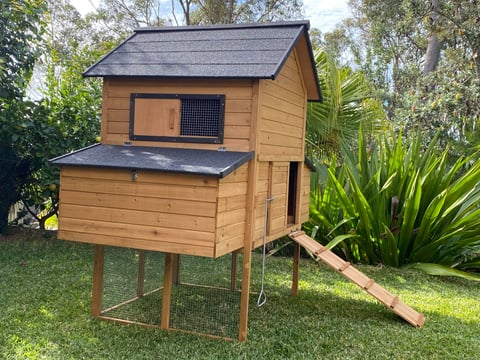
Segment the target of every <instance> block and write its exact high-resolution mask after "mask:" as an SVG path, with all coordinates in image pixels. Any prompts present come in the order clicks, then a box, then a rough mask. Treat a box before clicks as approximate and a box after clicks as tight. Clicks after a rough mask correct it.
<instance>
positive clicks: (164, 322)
mask: <svg viewBox="0 0 480 360" xmlns="http://www.w3.org/2000/svg"><path fill="white" fill-rule="evenodd" d="M174 256H175V255H174V254H172V253H166V254H165V270H164V273H163V296H162V318H161V321H160V327H161V328H162V329H168V328H169V327H170V305H171V300H172V280H173V265H174Z"/></svg>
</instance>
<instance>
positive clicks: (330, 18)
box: [72, 0, 350, 33]
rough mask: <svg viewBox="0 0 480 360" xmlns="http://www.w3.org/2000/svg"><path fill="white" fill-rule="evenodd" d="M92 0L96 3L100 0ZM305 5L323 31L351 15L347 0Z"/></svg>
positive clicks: (84, 7) (86, 4)
mask: <svg viewBox="0 0 480 360" xmlns="http://www.w3.org/2000/svg"><path fill="white" fill-rule="evenodd" d="M92 2H93V3H94V4H95V3H98V0H92ZM168 2H170V0H168ZM72 5H74V6H75V7H76V8H77V9H78V10H79V11H80V13H82V14H86V13H88V12H90V11H93V10H94V8H93V7H92V5H91V3H90V0H73V1H72ZM303 5H304V10H305V17H306V19H308V20H310V26H311V27H315V28H318V29H319V30H320V31H321V32H322V33H326V32H329V31H331V30H333V29H334V27H335V25H336V24H337V23H339V22H341V21H342V20H343V19H345V18H347V17H348V16H349V15H350V10H349V8H348V5H347V0H303Z"/></svg>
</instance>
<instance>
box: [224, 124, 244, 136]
mask: <svg viewBox="0 0 480 360" xmlns="http://www.w3.org/2000/svg"><path fill="white" fill-rule="evenodd" d="M224 131H225V137H226V138H229V139H248V138H249V137H250V127H249V126H238V125H235V126H232V125H230V126H225V130H224Z"/></svg>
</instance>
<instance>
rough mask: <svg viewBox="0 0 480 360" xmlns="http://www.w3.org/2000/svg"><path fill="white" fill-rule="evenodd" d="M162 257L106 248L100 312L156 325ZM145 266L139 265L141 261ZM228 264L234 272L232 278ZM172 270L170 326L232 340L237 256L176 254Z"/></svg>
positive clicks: (237, 312)
mask: <svg viewBox="0 0 480 360" xmlns="http://www.w3.org/2000/svg"><path fill="white" fill-rule="evenodd" d="M164 262H165V255H164V254H163V253H159V252H154V251H140V250H134V249H127V248H117V247H106V248H105V257H104V269H103V270H104V271H103V292H102V309H103V310H102V316H103V317H106V318H111V319H118V320H123V321H129V322H135V323H141V324H147V325H154V326H159V325H160V322H161V313H162V295H163V276H164ZM143 263H144V264H145V265H144V266H142V264H143ZM232 264H233V267H234V268H235V267H236V269H237V276H236V277H233V278H232ZM177 268H178V271H175V272H174V273H175V274H178V275H177V276H175V275H174V283H173V286H172V295H171V307H170V325H169V326H170V328H172V329H179V330H185V331H192V332H197V333H203V334H210V335H214V336H220V337H226V338H236V337H237V336H238V323H239V316H240V291H239V289H240V286H241V256H238V257H235V256H234V255H232V254H228V255H225V256H223V257H221V258H218V259H212V258H204V257H197V256H186V255H182V256H180V258H179V262H178V267H177Z"/></svg>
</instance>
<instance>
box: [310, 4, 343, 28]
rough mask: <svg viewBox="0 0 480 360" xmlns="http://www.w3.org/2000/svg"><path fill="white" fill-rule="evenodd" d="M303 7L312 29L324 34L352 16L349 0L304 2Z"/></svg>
mask: <svg viewBox="0 0 480 360" xmlns="http://www.w3.org/2000/svg"><path fill="white" fill-rule="evenodd" d="M303 5H304V12H305V17H306V18H307V19H308V20H310V25H311V27H315V28H318V29H320V31H321V32H322V33H325V32H329V31H331V30H333V29H334V27H335V25H336V24H338V23H340V22H341V21H342V20H343V19H345V18H347V17H349V16H350V15H351V12H350V9H349V8H348V5H347V0H303Z"/></svg>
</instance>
